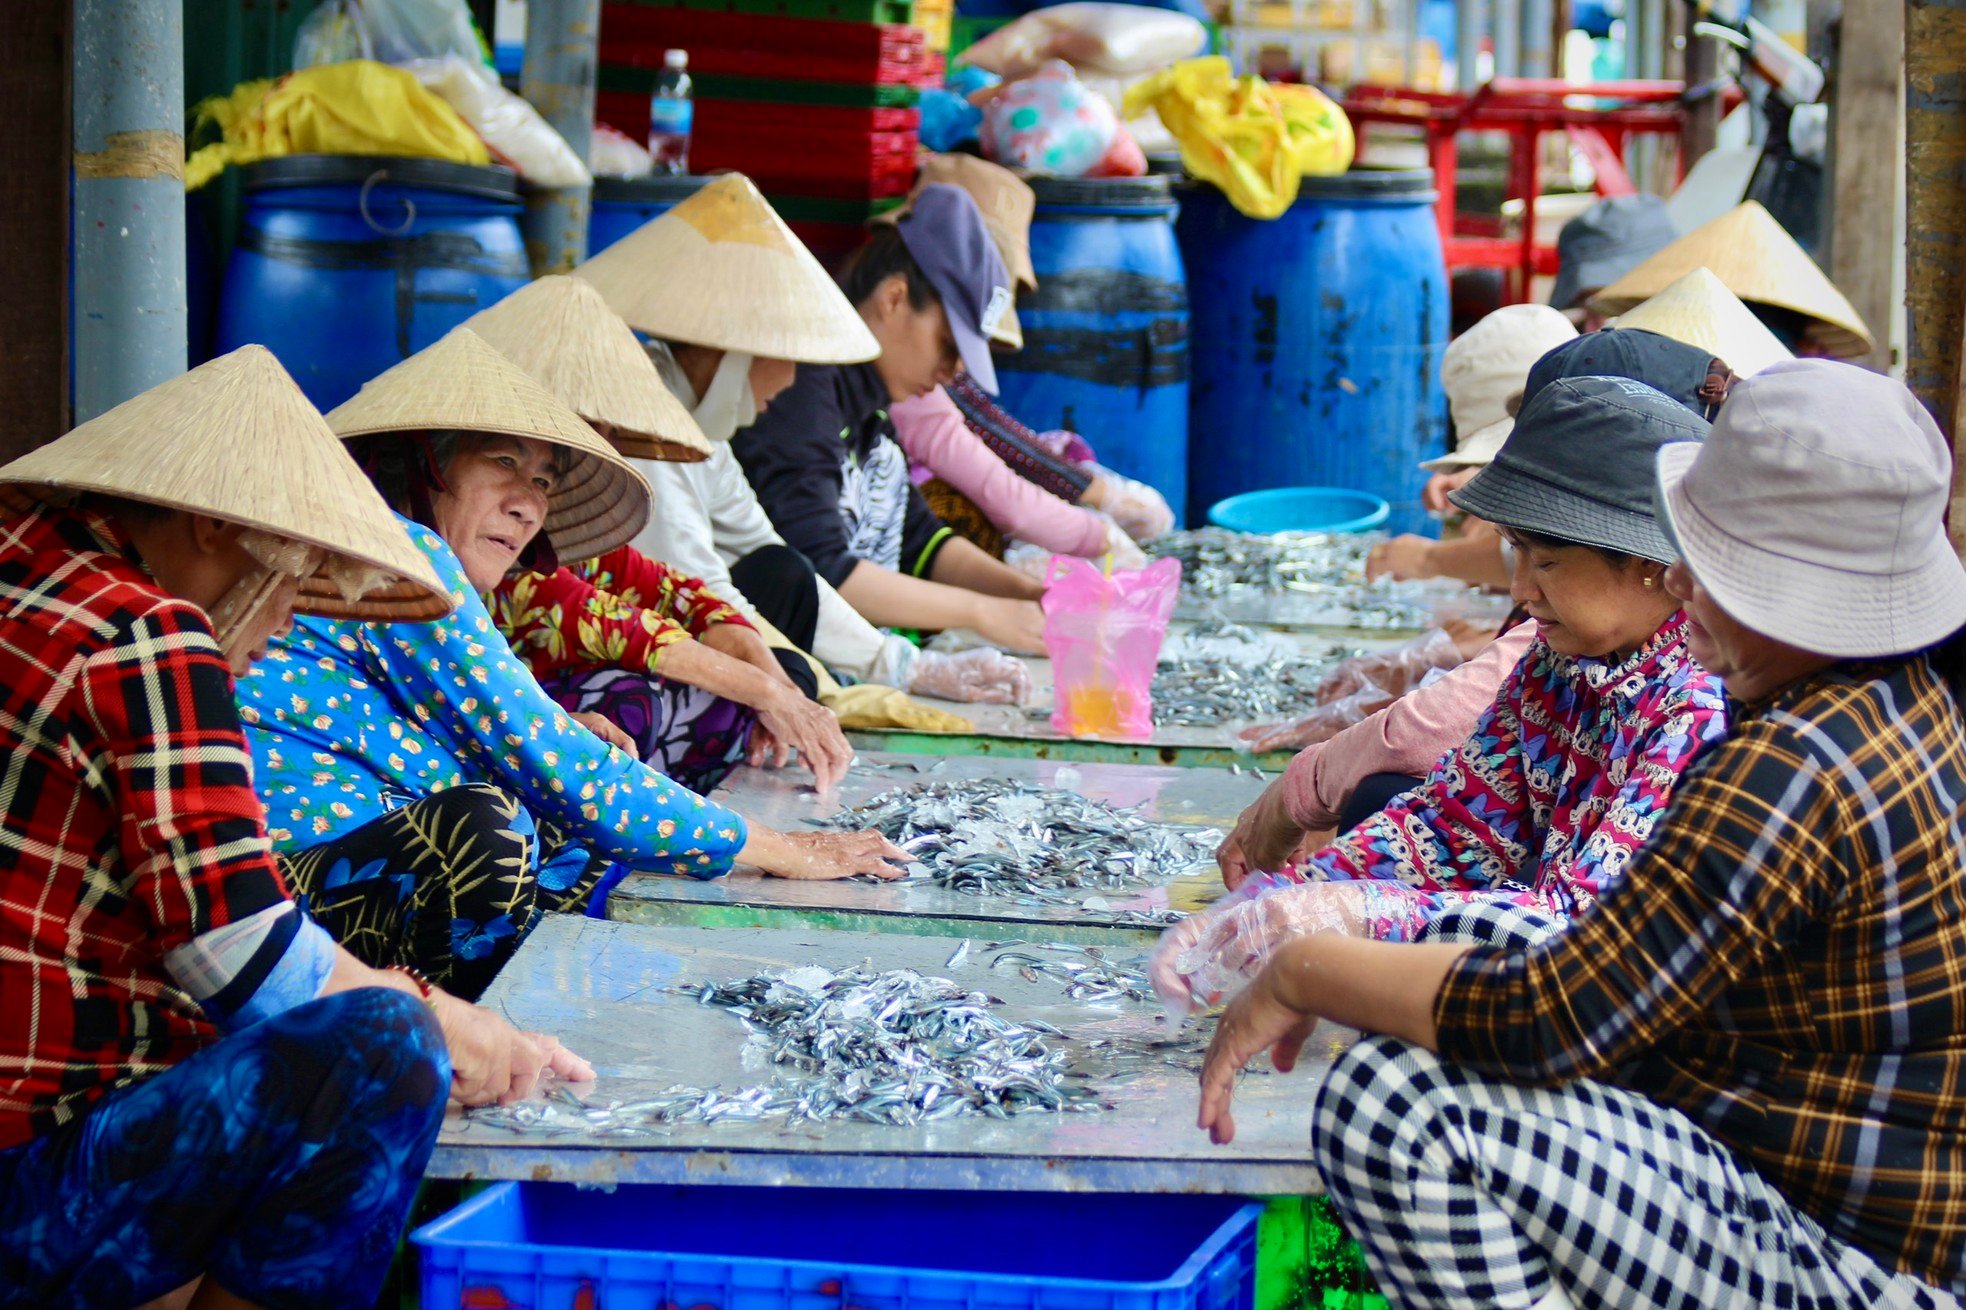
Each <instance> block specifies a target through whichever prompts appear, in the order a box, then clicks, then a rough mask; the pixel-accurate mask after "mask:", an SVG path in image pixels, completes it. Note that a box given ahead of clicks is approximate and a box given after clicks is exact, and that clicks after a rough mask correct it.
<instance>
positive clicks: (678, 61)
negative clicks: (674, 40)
mask: <svg viewBox="0 0 1966 1310" xmlns="http://www.w3.org/2000/svg"><path fill="white" fill-rule="evenodd" d="M662 66H663V67H664V68H688V67H689V51H687V50H664V51H663V52H662Z"/></svg>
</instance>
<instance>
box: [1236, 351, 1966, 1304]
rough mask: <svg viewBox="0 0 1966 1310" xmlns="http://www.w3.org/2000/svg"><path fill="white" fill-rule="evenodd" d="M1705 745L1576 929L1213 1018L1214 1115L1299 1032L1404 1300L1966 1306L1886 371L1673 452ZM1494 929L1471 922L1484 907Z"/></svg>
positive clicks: (1304, 971) (1944, 994)
mask: <svg viewBox="0 0 1966 1310" xmlns="http://www.w3.org/2000/svg"><path fill="white" fill-rule="evenodd" d="M1658 482H1659V487H1658V490H1659V498H1660V503H1661V505H1662V506H1663V510H1664V514H1665V517H1666V521H1667V523H1668V525H1669V527H1670V530H1671V532H1672V534H1673V536H1674V537H1675V538H1676V539H1677V541H1678V544H1679V545H1680V547H1681V549H1682V551H1683V553H1684V557H1685V558H1684V561H1683V562H1682V563H1680V564H1678V565H1676V566H1674V567H1673V569H1672V570H1670V572H1669V574H1668V584H1667V585H1668V586H1670V587H1671V589H1672V590H1673V592H1674V594H1675V595H1677V596H1678V597H1680V598H1681V599H1682V600H1683V601H1684V603H1685V605H1686V609H1687V613H1688V615H1689V617H1690V624H1691V626H1690V628H1689V633H1688V640H1689V643H1690V645H1691V646H1692V648H1693V651H1694V653H1695V654H1696V655H1697V656H1698V657H1699V658H1700V659H1701V661H1702V662H1703V663H1705V664H1707V665H1708V666H1709V667H1710V668H1712V669H1713V670H1714V671H1715V672H1716V673H1718V674H1720V675H1721V676H1722V677H1724V678H1725V679H1726V680H1727V686H1728V691H1729V694H1730V696H1731V697H1732V698H1733V699H1734V701H1735V704H1736V711H1735V714H1734V715H1733V722H1732V726H1731V728H1730V731H1729V733H1728V736H1727V737H1726V739H1725V740H1724V741H1722V742H1720V743H1719V744H1717V745H1716V746H1714V747H1712V748H1711V749H1710V750H1708V751H1707V752H1706V754H1705V755H1704V757H1703V758H1702V760H1701V761H1700V763H1699V765H1698V766H1697V767H1696V768H1695V769H1694V770H1693V771H1692V772H1691V773H1690V774H1689V775H1688V776H1687V777H1686V778H1685V779H1684V781H1683V782H1682V784H1681V786H1680V788H1679V791H1678V794H1677V795H1676V797H1675V799H1674V803H1673V805H1672V808H1671V809H1670V810H1668V811H1667V812H1666V813H1665V815H1664V817H1663V818H1662V819H1661V821H1660V822H1659V824H1658V825H1657V827H1656V828H1655V829H1654V831H1653V832H1652V834H1651V837H1650V839H1649V840H1648V841H1647V842H1646V843H1645V844H1644V846H1643V847H1641V848H1640V850H1639V851H1638V852H1637V853H1636V855H1635V856H1634V857H1633V859H1632V861H1631V864H1630V867H1629V868H1628V869H1627V870H1626V871H1625V873H1624V876H1623V877H1622V878H1620V879H1619V880H1618V881H1617V882H1616V883H1615V884H1613V885H1612V886H1611V887H1609V888H1607V889H1606V890H1605V892H1604V894H1603V895H1602V896H1601V897H1600V898H1599V900H1598V901H1597V902H1596V904H1595V905H1593V906H1592V907H1590V908H1589V909H1587V910H1585V911H1583V912H1582V913H1581V914H1579V915H1578V916H1577V917H1576V918H1575V919H1573V920H1572V921H1571V923H1570V924H1569V926H1568V927H1567V928H1566V929H1565V930H1564V931H1561V932H1557V933H1554V934H1550V933H1547V932H1546V931H1545V929H1546V928H1547V925H1537V924H1535V923H1534V921H1533V920H1531V919H1529V918H1528V917H1527V916H1524V915H1521V914H1520V913H1515V912H1511V913H1504V914H1494V913H1491V914H1487V915H1485V916H1482V915H1473V914H1471V915H1468V916H1466V918H1467V919H1468V920H1469V921H1468V922H1464V923H1463V924H1461V925H1459V927H1460V929H1461V931H1462V934H1463V935H1464V936H1465V935H1467V934H1472V935H1474V936H1476V937H1477V939H1486V940H1487V941H1489V942H1492V943H1494V944H1489V945H1478V946H1474V947H1472V948H1471V947H1470V946H1469V945H1467V943H1466V941H1465V940H1461V941H1447V940H1442V941H1437V942H1428V943H1421V944H1392V943H1384V942H1369V941H1359V940H1355V939H1348V938H1345V937H1342V936H1339V935H1336V934H1317V935H1312V936H1308V937H1303V938H1300V939H1297V940H1296V941H1293V942H1292V943H1291V944H1290V945H1289V946H1287V947H1286V948H1285V949H1284V950H1282V951H1281V952H1279V953H1278V954H1277V955H1276V957H1275V958H1274V959H1273V960H1272V961H1271V962H1270V964H1269V965H1268V966H1267V967H1266V968H1265V969H1264V970H1263V972H1262V973H1261V974H1260V975H1259V976H1258V977H1257V979H1256V980H1255V982H1253V983H1252V984H1251V985H1250V986H1249V987H1248V988H1247V989H1246V990H1244V991H1243V993H1242V994H1241V995H1239V996H1238V997H1237V998H1236V999H1235V1001H1234V1003H1233V1004H1231V1005H1230V1006H1229V1008H1228V1011H1227V1012H1226V1013H1225V1014H1224V1015H1223V1017H1222V1021H1221V1024H1220V1027H1219V1028H1218V1030H1217V1035H1216V1038H1215V1041H1214V1044H1213V1046H1212V1047H1211V1049H1210V1052H1209V1056H1208V1060H1207V1063H1206V1065H1205V1067H1204V1069H1203V1073H1202V1106H1201V1115H1200V1122H1201V1125H1202V1126H1203V1127H1205V1128H1208V1129H1209V1130H1210V1132H1211V1133H1212V1134H1213V1136H1214V1137H1215V1139H1216V1140H1218V1141H1227V1140H1229V1138H1231V1137H1232V1136H1233V1135H1234V1133H1235V1122H1234V1118H1233V1115H1232V1114H1231V1112H1230V1098H1231V1093H1232V1089H1233V1084H1234V1079H1235V1075H1236V1073H1237V1071H1238V1070H1239V1069H1240V1068H1241V1067H1242V1066H1243V1065H1244V1064H1246V1063H1247V1062H1248V1061H1249V1060H1251V1059H1252V1058H1254V1057H1255V1056H1256V1054H1257V1053H1258V1052H1261V1051H1264V1050H1269V1051H1271V1052H1272V1053H1273V1058H1274V1059H1275V1061H1276V1063H1277V1066H1278V1067H1279V1068H1280V1069H1288V1068H1290V1067H1291V1066H1292V1065H1294V1064H1295V1062H1296V1058H1297V1055H1298V1053H1299V1051H1300V1050H1301V1049H1302V1046H1303V1043H1304V1040H1305V1038H1306V1037H1307V1036H1308V1034H1309V1031H1310V1028H1311V1026H1312V1024H1313V1023H1314V1022H1315V1021H1316V1020H1317V1019H1318V1018H1326V1019H1330V1020H1332V1021H1334V1022H1337V1023H1343V1024H1349V1025H1352V1026H1354V1027H1357V1028H1361V1029H1363V1030H1365V1031H1366V1032H1367V1033H1371V1034H1378V1035H1377V1036H1369V1037H1367V1038H1366V1039H1364V1040H1363V1041H1361V1042H1359V1043H1358V1044H1357V1045H1356V1046H1354V1047H1352V1048H1351V1050H1349V1051H1348V1052H1346V1053H1345V1054H1344V1055H1342V1056H1340V1057H1339V1058H1338V1060H1337V1062H1336V1064H1335V1065H1334V1066H1333V1067H1332V1068H1331V1070H1330V1072H1329V1074H1328V1075H1327V1076H1326V1078H1325V1081H1324V1085H1323V1087H1322V1089H1321V1090H1320V1091H1319V1093H1318V1100H1317V1109H1316V1112H1315V1114H1314V1117H1313V1129H1312V1133H1313V1135H1312V1148H1313V1150H1314V1151H1315V1152H1316V1155H1317V1159H1318V1164H1319V1168H1320V1170H1321V1172H1322V1174H1323V1176H1324V1179H1325V1182H1326V1185H1327V1186H1328V1187H1329V1189H1330V1193H1331V1196H1332V1199H1333V1200H1334V1201H1335V1202H1336V1204H1337V1206H1338V1208H1339V1210H1340V1212H1341V1213H1342V1215H1343V1217H1344V1220H1345V1223H1346V1225H1347V1227H1348V1228H1349V1229H1350V1230H1351V1232H1352V1233H1353V1234H1354V1235H1355V1236H1356V1237H1357V1238H1358V1239H1359V1241H1360V1243H1361V1244H1362V1245H1363V1246H1364V1248H1365V1253H1366V1259H1367V1262H1368V1263H1369V1264H1370V1265H1371V1266H1372V1269H1373V1272H1374V1273H1375V1274H1376V1275H1377V1276H1378V1278H1379V1281H1380V1284H1381V1286H1382V1287H1383V1288H1384V1289H1385V1290H1386V1292H1387V1293H1388V1295H1389V1296H1390V1297H1391V1298H1392V1299H1393V1300H1394V1301H1395V1302H1396V1303H1398V1304H1400V1305H1403V1306H1414V1307H1428V1306H1466V1305H1492V1306H1499V1307H1504V1308H1505V1310H1508V1308H1515V1307H1539V1308H1541V1310H1555V1308H1558V1307H1567V1306H1571V1305H1616V1306H1661V1307H1664V1306H1723V1305H1724V1306H1743V1307H1753V1306H1769V1307H1774V1306H1781V1307H1795V1308H1797V1310H1832V1308H1836V1310H1844V1308H1847V1310H1858V1308H1859V1307H1864V1308H1868V1307H1873V1306H1893V1307H1956V1306H1958V1305H1959V1304H1960V1302H1959V1297H1960V1296H1962V1295H1966V1256H1962V1252H1966V988H1962V987H1961V986H1960V979H1961V977H1962V976H1966V880H1962V878H1961V875H1960V869H1961V861H1962V858H1966V836H1963V835H1962V831H1961V813H1962V807H1966V722H1962V720H1961V717H1960V702H1959V699H1958V696H1959V692H1960V687H1961V674H1962V665H1961V659H1960V656H1961V654H1962V639H1963V638H1962V629H1961V625H1962V624H1966V570H1962V569H1961V567H1960V563H1959V560H1958V557H1957V556H1956V555H1954V553H1953V550H1952V547H1951V544H1950V543H1949V542H1948V540H1947V538H1946V532H1945V524H1944V514H1945V507H1946V502H1947V500H1948V498H1949V495H1950V490H1951V485H1952V470H1951V460H1950V459H1949V457H1948V454H1947V451H1946V446H1945V441H1944V439H1943V438H1942V437H1941V436H1940V435H1939V431H1938V428H1937V426H1936V425H1935V424H1934V423H1933V422H1932V420H1931V417H1930V416H1929V415H1928V414H1926V413H1925V411H1924V409H1923V408H1922V407H1921V406H1920V405H1919V403H1918V401H1917V400H1916V399H1915V398H1914V397H1913V396H1912V395H1911V393H1910V392H1908V391H1907V390H1905V388H1904V387H1903V386H1902V385H1901V384H1899V383H1897V382H1894V381H1891V380H1890V379H1888V378H1884V377H1881V376H1878V375H1876V374H1872V373H1869V372H1865V371H1862V370H1859V369H1856V368H1852V367H1849V366H1847V365H1841V364H1833V363H1829V362H1826V361H1820V360H1807V361H1798V362H1795V363H1791V364H1779V365H1776V366H1775V367H1773V368H1771V369H1769V370H1767V371H1766V372H1763V373H1760V374H1758V375H1757V376H1755V377H1753V378H1750V379H1748V380H1747V381H1746V382H1743V383H1741V384H1739V385H1738V386H1737V387H1736V388H1735V390H1734V393H1733V394H1732V395H1731V396H1730V397H1729V399H1728V401H1727V403H1726V405H1725V406H1724V407H1723V409H1722V410H1721V414H1720V418H1719V420H1718V422H1717V424H1716V426H1715V429H1714V434H1713V437H1712V439H1711V440H1710V441H1709V442H1708V443H1706V445H1705V446H1704V447H1690V446H1689V447H1667V448H1665V449H1664V450H1662V451H1661V452H1660V453H1659V460H1658ZM1484 917H1485V918H1486V919H1487V922H1486V923H1482V922H1478V921H1477V920H1479V919H1481V918H1484Z"/></svg>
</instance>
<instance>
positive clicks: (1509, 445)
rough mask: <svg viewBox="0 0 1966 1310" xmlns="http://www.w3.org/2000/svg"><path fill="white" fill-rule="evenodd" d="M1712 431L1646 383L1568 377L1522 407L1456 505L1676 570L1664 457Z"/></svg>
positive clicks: (1453, 495) (1499, 523) (1527, 529)
mask: <svg viewBox="0 0 1966 1310" xmlns="http://www.w3.org/2000/svg"><path fill="white" fill-rule="evenodd" d="M1709 430H1710V428H1709V425H1708V423H1707V421H1706V420H1705V419H1703V418H1700V417H1699V416H1698V415H1695V414H1692V413H1689V412H1688V411H1687V410H1686V409H1685V407H1684V406H1682V405H1680V404H1679V403H1678V402H1676V401H1674V400H1673V399H1672V398H1671V397H1669V396H1667V395H1665V394H1663V393H1662V392H1660V391H1658V390H1656V389H1655V388H1653V387H1649V386H1647V385H1645V384H1644V383H1643V382H1634V381H1632V380H1631V379H1630V378H1610V377H1582V378H1563V379H1560V380H1558V381H1556V382H1552V383H1550V384H1549V385H1548V386H1546V387H1544V388H1543V389H1542V390H1541V391H1540V392H1538V393H1537V395H1536V397H1535V399H1534V400H1531V401H1530V402H1529V403H1528V404H1526V405H1524V406H1523V407H1522V411H1521V412H1520V413H1519V414H1517V415H1516V419H1515V430H1514V431H1513V432H1511V433H1510V434H1509V439H1508V440H1507V441H1506V442H1504V443H1503V445H1502V449H1501V452H1500V453H1499V454H1497V455H1496V456H1495V462H1494V463H1492V464H1490V465H1489V466H1488V467H1487V468H1485V469H1483V470H1482V471H1481V472H1480V473H1479V474H1477V475H1476V476H1475V478H1474V480H1473V481H1472V482H1470V483H1468V485H1467V486H1465V487H1462V488H1461V489H1460V490H1459V491H1455V492H1452V493H1450V494H1449V495H1448V499H1449V500H1451V501H1453V502H1454V504H1456V505H1458V506H1460V507H1461V508H1462V509H1464V510H1466V511H1467V512H1468V513H1470V514H1473V515H1475V516H1477V517H1478V518H1484V519H1487V520H1488V521H1489V522H1490V523H1493V524H1496V525H1497V526H1500V527H1504V528H1514V529H1516V530H1518V531H1521V532H1533V533H1535V534H1537V535H1538V536H1544V537H1555V538H1557V539H1559V540H1562V541H1574V542H1576V543H1577V544H1578V545H1581V546H1597V547H1601V548H1603V549H1605V550H1615V551H1622V552H1624V553H1625V554H1627V555H1637V556H1639V557H1640V558H1642V559H1649V560H1653V561H1655V562H1657V563H1660V564H1671V563H1673V562H1674V561H1676V560H1677V559H1678V558H1679V552H1678V551H1677V550H1675V549H1674V548H1673V545H1672V543H1671V541H1669V540H1668V539H1667V537H1666V534H1665V533H1664V532H1663V531H1662V530H1661V529H1660V527H1659V520H1658V516H1657V513H1656V510H1655V508H1654V497H1653V486H1654V478H1655V476H1656V475H1655V473H1654V469H1655V467H1656V463H1657V459H1658V452H1659V450H1660V448H1661V447H1664V446H1669V445H1672V444H1675V443H1677V442H1683V441H1693V442H1697V441H1702V440H1704V439H1705V438H1706V435H1707V433H1708V431H1709Z"/></svg>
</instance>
